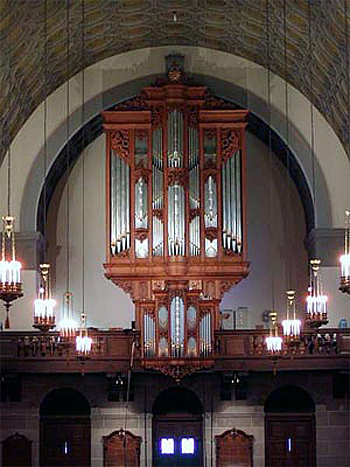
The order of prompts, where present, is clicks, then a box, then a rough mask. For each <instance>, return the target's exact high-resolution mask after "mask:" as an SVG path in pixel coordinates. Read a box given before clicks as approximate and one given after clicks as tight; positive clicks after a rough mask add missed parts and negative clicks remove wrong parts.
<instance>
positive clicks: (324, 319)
mask: <svg viewBox="0 0 350 467" xmlns="http://www.w3.org/2000/svg"><path fill="white" fill-rule="evenodd" d="M308 20H309V21H308V36H309V81H310V87H309V91H310V96H311V98H310V131H311V166H312V190H313V201H314V206H315V211H316V206H317V204H316V181H315V127H314V103H313V101H314V99H313V96H314V90H313V69H312V64H313V44H312V37H311V3H310V0H309V1H308ZM320 267H321V260H320V259H318V258H314V259H311V260H310V268H309V278H310V283H309V288H308V296H307V299H306V304H307V308H306V313H307V317H306V322H307V325H308V326H309V327H311V328H318V327H320V326H322V325H324V324H327V323H328V310H327V302H328V297H327V296H326V295H324V294H323V290H322V280H321V276H320V272H321V271H320Z"/></svg>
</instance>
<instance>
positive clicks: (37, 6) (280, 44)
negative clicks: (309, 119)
mask: <svg viewBox="0 0 350 467" xmlns="http://www.w3.org/2000/svg"><path fill="white" fill-rule="evenodd" d="M284 1H285V2H286V17H287V67H286V68H285V61H284V27H283V26H284V21H283V19H284ZM310 1H311V13H312V23H311V32H312V41H313V50H314V53H313V60H312V67H313V74H314V84H313V89H314V93H313V94H314V95H313V96H311V95H310V83H309V69H310V68H309V64H310V60H309V51H308V45H309V36H308V24H309V23H308V1H307V0H269V19H270V28H269V32H270V44H271V45H270V47H271V69H272V71H273V72H274V73H276V74H278V75H280V76H281V77H283V78H286V80H287V81H288V82H289V83H290V84H292V85H293V86H294V87H295V88H297V89H298V90H300V91H301V92H302V93H303V94H304V95H306V96H307V97H308V98H309V99H310V98H311V97H312V99H314V102H315V105H316V106H317V108H318V109H319V111H320V112H321V113H322V114H323V115H324V117H325V118H326V119H327V121H328V122H329V124H330V125H331V126H332V127H333V128H334V130H335V131H336V133H337V135H338V136H339V137H340V139H341V140H342V142H343V143H344V144H345V145H346V147H347V148H349V145H348V143H349V123H348V120H347V114H348V112H347V102H348V100H347V92H348V86H347V84H348V83H347V75H346V48H345V44H346V41H345V34H344V29H345V21H344V3H343V0H310ZM347 1H348V0H347ZM46 2H47V4H46V5H47V38H48V43H47V54H46V55H45V47H44V44H45V41H44V38H45V34H44V32H45V30H44V5H45V0H1V1H0V32H1V39H2V40H1V43H0V56H1V71H0V84H1V88H0V89H1V92H0V113H1V128H2V130H3V131H2V140H4V139H5V137H6V135H10V138H11V139H12V138H13V137H14V136H15V135H16V133H17V132H18V130H19V129H20V128H21V126H22V125H23V123H24V122H25V121H26V120H27V118H28V117H29V116H30V114H31V113H32V112H33V111H34V109H35V108H36V107H37V106H38V105H39V104H40V102H42V100H43V99H44V96H45V66H44V63H45V60H44V57H47V62H48V67H47V69H48V74H47V86H46V89H47V93H48V94H50V93H51V92H52V91H54V90H55V89H56V88H57V87H58V86H60V85H61V84H63V83H64V82H65V81H66V80H67V71H68V72H69V75H70V76H72V75H74V74H76V73H77V72H78V71H79V70H80V69H81V66H82V39H81V38H82V35H81V30H82V29H81V24H82V0H70V1H69V4H70V11H69V33H68V29H67V1H66V0H46ZM84 11H85V19H84V25H85V43H84V50H85V64H86V66H89V65H91V64H93V63H96V62H98V61H100V60H101V59H104V58H107V57H109V56H112V55H115V54H118V53H121V52H126V51H129V50H133V49H138V48H143V47H152V46H161V45H175V44H178V45H191V46H202V47H209V48H213V49H218V50H221V51H225V52H229V53H233V54H236V55H239V56H241V57H244V58H247V59H249V60H251V61H253V62H256V63H258V64H261V65H263V66H266V63H267V47H266V44H267V40H266V36H267V34H266V0H174V1H167V0H85V2H84ZM173 11H176V18H177V21H176V22H174V15H173ZM348 11H349V13H350V4H349V8H348ZM67 37H69V44H70V47H69V66H68V67H67ZM0 137H1V134H0ZM348 153H350V151H348ZM0 160H1V154H0Z"/></svg>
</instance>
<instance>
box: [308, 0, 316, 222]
mask: <svg viewBox="0 0 350 467" xmlns="http://www.w3.org/2000/svg"><path fill="white" fill-rule="evenodd" d="M308 20H309V21H308V35H309V92H310V127H311V128H310V130H311V135H310V136H311V171H312V196H313V201H314V209H315V213H316V182H315V128H314V95H313V66H312V65H313V61H312V53H313V44H312V37H311V0H309V1H308Z"/></svg>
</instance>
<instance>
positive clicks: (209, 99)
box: [203, 91, 237, 110]
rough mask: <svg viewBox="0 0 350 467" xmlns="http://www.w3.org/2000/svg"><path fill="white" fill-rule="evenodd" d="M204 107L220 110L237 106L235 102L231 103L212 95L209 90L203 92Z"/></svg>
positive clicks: (233, 108)
mask: <svg viewBox="0 0 350 467" xmlns="http://www.w3.org/2000/svg"><path fill="white" fill-rule="evenodd" d="M203 107H204V108H205V109H211V110H214V109H215V110H216V109H218V110H220V109H232V110H235V109H237V106H236V105H235V104H232V102H228V101H225V100H224V99H220V98H218V97H215V96H213V95H212V94H210V92H209V91H207V92H206V93H205V97H204V106H203Z"/></svg>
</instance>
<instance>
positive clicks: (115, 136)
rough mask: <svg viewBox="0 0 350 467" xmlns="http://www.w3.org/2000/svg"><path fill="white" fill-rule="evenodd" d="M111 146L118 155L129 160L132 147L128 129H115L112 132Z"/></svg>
mask: <svg viewBox="0 0 350 467" xmlns="http://www.w3.org/2000/svg"><path fill="white" fill-rule="evenodd" d="M111 148H112V150H113V151H114V152H115V153H116V155H117V156H119V157H121V158H123V159H124V160H128V158H129V154H130V153H129V148H130V135H129V132H128V131H122V130H115V131H113V132H112V134H111Z"/></svg>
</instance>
